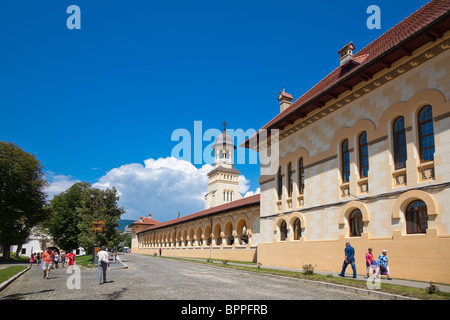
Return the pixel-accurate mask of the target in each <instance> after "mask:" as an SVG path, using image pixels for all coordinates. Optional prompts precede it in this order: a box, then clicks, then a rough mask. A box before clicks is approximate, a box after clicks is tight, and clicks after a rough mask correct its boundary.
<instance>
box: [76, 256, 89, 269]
mask: <svg viewBox="0 0 450 320" xmlns="http://www.w3.org/2000/svg"><path fill="white" fill-rule="evenodd" d="M75 264H76V265H79V266H82V267H86V268H91V267H93V266H92V265H91V266H90V265H89V264H92V254H87V255H85V256H77V257H76V258H75Z"/></svg>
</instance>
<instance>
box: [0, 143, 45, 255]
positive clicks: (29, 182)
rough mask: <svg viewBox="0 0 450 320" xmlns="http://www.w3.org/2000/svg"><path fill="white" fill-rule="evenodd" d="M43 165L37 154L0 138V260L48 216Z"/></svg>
mask: <svg viewBox="0 0 450 320" xmlns="http://www.w3.org/2000/svg"><path fill="white" fill-rule="evenodd" d="M46 185H47V181H46V180H45V179H44V173H43V171H42V166H41V164H40V162H39V161H38V160H37V159H36V157H35V156H34V155H32V154H30V153H28V152H25V151H24V150H22V149H21V148H20V147H19V146H17V145H16V144H14V143H11V142H4V141H0V221H1V223H0V244H1V245H2V246H3V260H9V253H10V246H11V245H14V244H22V243H23V242H24V241H25V239H26V238H27V237H28V236H29V235H30V232H31V229H32V228H33V227H34V226H35V225H36V224H37V223H39V222H41V221H43V220H45V219H46V217H47V216H48V212H47V210H45V208H44V206H45V202H46V194H45V192H44V188H45V186H46Z"/></svg>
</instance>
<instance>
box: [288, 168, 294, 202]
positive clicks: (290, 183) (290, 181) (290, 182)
mask: <svg viewBox="0 0 450 320" xmlns="http://www.w3.org/2000/svg"><path fill="white" fill-rule="evenodd" d="M287 187H288V197H289V198H290V197H292V189H293V188H294V172H293V171H292V163H291V162H289V165H288V178H287Z"/></svg>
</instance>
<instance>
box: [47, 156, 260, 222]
mask: <svg viewBox="0 0 450 320" xmlns="http://www.w3.org/2000/svg"><path fill="white" fill-rule="evenodd" d="M211 170H212V166H211V165H210V164H205V165H203V166H202V167H200V168H197V167H195V166H194V165H193V164H192V163H190V162H188V161H185V160H180V159H176V158H174V157H167V158H159V159H157V160H155V159H147V160H145V161H144V164H140V163H130V164H124V165H122V166H120V167H118V168H114V169H112V170H110V171H108V172H107V173H106V174H105V175H103V176H102V177H100V178H99V179H98V182H96V183H94V184H93V185H92V186H93V187H94V188H99V189H106V188H112V187H113V186H114V187H115V188H116V190H117V192H118V194H119V196H120V200H119V205H120V206H122V207H124V209H125V211H126V213H125V214H123V215H122V217H121V219H132V220H137V219H138V218H139V216H146V215H147V214H148V213H152V218H153V219H155V220H158V221H161V222H164V221H167V220H171V219H175V218H177V215H178V210H180V215H181V216H185V215H188V214H191V213H195V212H197V211H200V210H203V209H204V207H205V194H206V190H207V188H208V175H207V174H208V172H210V171H211ZM49 178H51V179H48V180H49V181H51V185H50V187H49V188H48V189H47V193H48V194H49V199H51V198H52V197H53V195H55V194H58V193H60V192H62V191H65V190H66V189H67V188H69V187H70V186H71V185H72V184H73V183H76V182H79V181H78V180H75V179H73V178H72V177H71V176H63V175H52V176H49ZM249 187H250V181H249V180H248V179H246V178H245V176H243V175H241V176H239V191H240V193H241V194H242V195H243V196H244V197H246V196H250V195H253V194H256V193H259V188H258V189H257V190H256V192H253V191H248V189H249Z"/></svg>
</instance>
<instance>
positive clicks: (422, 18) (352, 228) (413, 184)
mask: <svg viewBox="0 0 450 320" xmlns="http://www.w3.org/2000/svg"><path fill="white" fill-rule="evenodd" d="M449 9H450V5H449V2H448V1H431V2H430V3H428V4H427V5H426V6H424V7H423V8H421V9H420V10H419V11H417V12H416V13H414V14H413V15H411V16H410V17H408V18H407V19H405V20H404V21H402V22H401V23H400V24H398V25H397V26H396V27H394V28H392V29H391V30H389V31H388V32H387V33H386V34H384V35H383V36H382V37H380V38H379V39H377V40H375V41H374V42H372V43H371V44H369V45H368V46H367V47H365V48H364V49H362V50H361V51H359V52H358V53H357V54H353V50H354V48H355V47H354V45H353V43H350V44H348V45H347V46H345V47H344V48H343V49H341V50H340V51H339V52H340V53H344V54H345V55H346V57H342V55H340V58H341V59H340V60H341V63H340V64H339V62H338V61H337V64H338V65H339V66H338V67H337V68H336V69H335V70H333V71H332V72H331V73H330V74H329V75H328V76H327V77H325V78H324V79H323V80H322V81H321V82H320V83H318V84H317V85H316V86H314V87H313V88H312V89H311V90H310V91H308V92H307V93H305V94H304V95H303V96H302V97H300V98H299V99H298V100H297V101H295V102H293V103H291V100H292V96H291V95H289V94H286V93H285V92H281V93H280V95H279V101H280V114H279V115H278V116H276V117H275V118H274V119H272V120H271V121H270V122H269V123H268V124H267V125H266V126H264V127H263V128H262V129H266V130H273V129H277V130H278V131H279V142H278V144H277V147H278V148H279V153H280V159H279V167H278V170H276V173H275V174H274V175H268V176H261V178H260V185H261V204H260V212H261V217H260V223H261V226H260V227H261V235H260V238H261V242H260V243H259V245H258V261H259V262H260V263H262V265H279V266H285V267H294V268H301V267H302V265H303V264H313V265H315V266H316V269H318V270H324V271H333V272H336V271H340V267H341V264H342V261H343V259H344V248H345V242H347V241H350V242H351V245H352V246H353V247H354V248H355V250H356V264H357V269H358V273H361V274H365V273H366V272H365V269H366V267H365V253H366V252H367V249H368V248H369V247H371V248H373V252H374V255H375V256H376V257H378V255H379V254H381V251H382V250H383V249H386V250H387V252H388V257H389V261H390V262H389V265H390V268H391V272H392V274H393V275H394V276H395V277H400V278H410V279H418V280H424V281H430V280H433V281H438V282H445V283H450V276H449V271H450V268H449V263H450V250H448V247H449V246H450V210H449V208H450V102H449V99H450V50H449V49H450V31H448V30H449ZM342 58H344V59H342ZM254 138H257V136H255V137H254ZM272 146H274V147H275V143H274V144H273V145H272ZM272 146H271V147H272ZM259 151H261V150H259Z"/></svg>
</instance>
